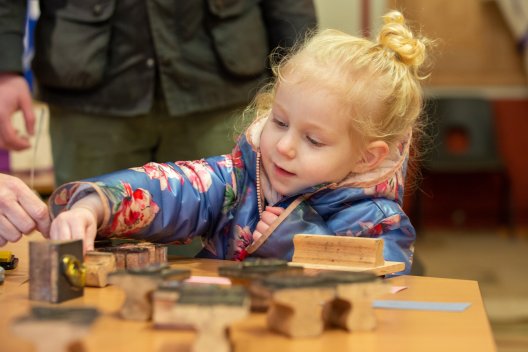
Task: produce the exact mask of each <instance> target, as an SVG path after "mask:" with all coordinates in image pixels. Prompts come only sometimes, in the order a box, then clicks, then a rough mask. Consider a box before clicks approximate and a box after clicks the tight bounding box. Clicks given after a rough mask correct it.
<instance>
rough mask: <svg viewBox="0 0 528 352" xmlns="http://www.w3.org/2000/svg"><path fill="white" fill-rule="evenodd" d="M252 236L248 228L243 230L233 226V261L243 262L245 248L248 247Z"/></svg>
mask: <svg viewBox="0 0 528 352" xmlns="http://www.w3.org/2000/svg"><path fill="white" fill-rule="evenodd" d="M252 238H253V235H252V233H251V230H250V229H249V227H248V226H245V227H244V228H242V227H240V225H235V240H234V243H235V249H234V253H233V259H234V260H236V261H242V260H244V259H245V258H246V257H247V255H248V253H247V251H246V248H247V246H249V245H250V243H251V240H252Z"/></svg>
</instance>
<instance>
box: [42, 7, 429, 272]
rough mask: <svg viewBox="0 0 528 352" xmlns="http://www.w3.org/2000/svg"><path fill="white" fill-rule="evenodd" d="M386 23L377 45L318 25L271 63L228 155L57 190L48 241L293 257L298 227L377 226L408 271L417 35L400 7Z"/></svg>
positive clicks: (348, 230)
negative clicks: (407, 192) (192, 246)
mask: <svg viewBox="0 0 528 352" xmlns="http://www.w3.org/2000/svg"><path fill="white" fill-rule="evenodd" d="M384 20H385V24H384V26H383V28H382V29H381V32H380V34H379V37H378V40H377V42H376V43H373V42H371V41H369V40H366V39H363V38H357V37H353V36H350V35H347V34H344V33H341V32H339V31H336V30H325V31H322V32H320V33H317V34H315V35H314V36H312V37H311V38H308V39H307V41H306V42H305V43H303V44H302V45H301V46H300V47H299V48H298V49H297V50H296V51H294V52H293V53H292V54H291V55H289V56H288V57H286V58H285V59H283V60H282V61H281V62H280V63H278V65H276V66H275V67H274V73H275V77H276V79H275V82H274V84H272V85H270V86H269V87H268V88H267V89H265V90H263V91H262V92H261V93H260V94H259V95H258V96H257V97H256V99H255V102H254V104H253V106H252V110H251V111H252V113H253V114H254V116H256V118H255V121H254V122H253V123H252V124H251V125H250V126H249V128H248V129H247V131H246V133H245V134H244V135H242V136H241V137H240V139H239V141H238V143H237V146H236V147H235V149H234V150H233V152H232V154H230V155H222V156H216V157H210V158H207V159H202V160H198V161H180V162H168V163H164V164H156V163H149V164H146V165H144V166H142V167H138V168H133V169H129V170H124V171H119V172H114V173H111V174H108V175H104V176H100V177H97V178H93V179H89V180H86V181H81V182H75V183H69V184H66V185H63V186H62V187H60V188H58V189H57V190H56V191H55V192H54V193H53V195H52V196H51V198H50V206H51V212H52V216H53V217H54V221H53V223H52V226H51V231H50V236H51V238H53V239H75V238H82V239H84V245H85V249H86V250H89V249H92V248H93V243H94V239H95V236H96V234H97V235H99V236H102V237H110V236H112V237H130V238H136V239H144V240H149V241H153V242H163V243H186V242H188V241H190V240H191V238H192V237H194V236H201V238H202V241H203V244H204V248H203V250H202V251H201V252H200V253H199V255H198V256H200V257H207V258H219V259H231V260H244V259H245V258H246V257H248V256H252V257H276V258H284V259H287V260H291V258H292V255H293V242H292V238H293V236H294V235H295V234H297V233H304V234H326V235H337V236H361V237H381V238H383V239H384V240H385V253H384V255H385V259H387V260H391V261H402V262H405V263H406V267H405V270H404V271H403V272H402V273H409V271H410V268H411V263H412V254H413V243H414V240H415V232H414V229H413V227H412V225H411V223H410V222H409V219H408V218H407V216H406V215H405V214H404V212H403V210H402V208H401V202H402V196H403V184H404V175H405V169H406V164H407V159H408V156H409V145H410V142H411V136H412V130H413V128H415V127H416V126H417V120H418V117H419V115H420V111H421V106H422V90H421V88H420V84H419V80H420V79H421V76H420V75H419V73H418V72H419V70H418V69H419V67H420V65H421V64H422V63H423V61H424V58H425V47H426V44H427V41H426V40H425V39H418V38H415V37H414V36H413V34H412V32H411V31H410V30H409V29H408V28H407V27H406V25H405V24H404V18H403V16H402V15H401V14H400V13H399V12H390V13H388V14H387V15H386V16H384Z"/></svg>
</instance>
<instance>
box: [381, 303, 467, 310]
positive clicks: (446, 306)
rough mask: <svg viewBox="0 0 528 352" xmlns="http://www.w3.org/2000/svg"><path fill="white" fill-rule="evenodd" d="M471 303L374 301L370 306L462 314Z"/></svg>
mask: <svg viewBox="0 0 528 352" xmlns="http://www.w3.org/2000/svg"><path fill="white" fill-rule="evenodd" d="M470 305H471V303H464V302H460V303H447V302H445V303H444V302H418V301H386V300H376V301H374V302H373V304H372V306H373V307H374V308H385V309H409V310H438V311H444V312H462V311H464V310H465V309H466V308H467V307H469V306H470Z"/></svg>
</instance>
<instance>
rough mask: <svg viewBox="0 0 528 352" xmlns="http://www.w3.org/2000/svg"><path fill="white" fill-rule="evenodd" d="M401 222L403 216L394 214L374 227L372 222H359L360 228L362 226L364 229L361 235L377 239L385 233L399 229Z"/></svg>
mask: <svg viewBox="0 0 528 352" xmlns="http://www.w3.org/2000/svg"><path fill="white" fill-rule="evenodd" d="M400 221H401V216H400V215H399V214H394V215H392V216H389V217H388V218H385V219H383V220H382V221H381V222H379V223H377V224H376V225H374V223H372V222H359V226H361V229H362V231H361V233H364V234H366V235H368V236H372V237H377V236H380V235H382V234H383V233H384V232H385V231H390V230H393V229H395V228H397V227H399V224H400Z"/></svg>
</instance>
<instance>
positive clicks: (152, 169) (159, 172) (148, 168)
mask: <svg viewBox="0 0 528 352" xmlns="http://www.w3.org/2000/svg"><path fill="white" fill-rule="evenodd" d="M131 170H134V171H138V172H144V173H145V174H147V176H148V177H149V178H150V179H151V180H159V182H160V187H161V190H162V191H164V190H165V189H167V188H168V189H169V191H172V190H171V187H170V183H169V178H176V179H178V180H179V181H180V183H182V184H183V177H181V175H180V174H178V173H177V172H176V170H174V169H173V168H172V167H170V166H169V165H168V164H158V163H148V164H145V165H143V166H141V167H134V168H131Z"/></svg>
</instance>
